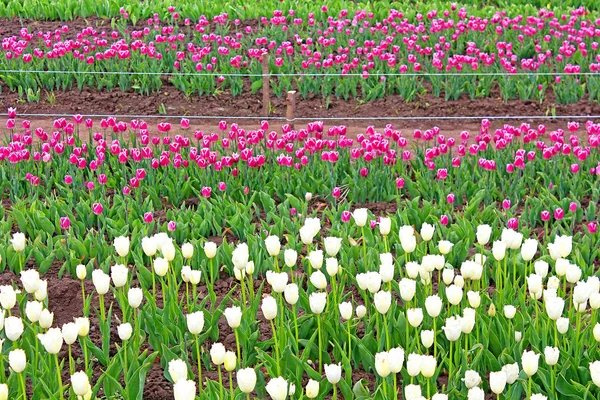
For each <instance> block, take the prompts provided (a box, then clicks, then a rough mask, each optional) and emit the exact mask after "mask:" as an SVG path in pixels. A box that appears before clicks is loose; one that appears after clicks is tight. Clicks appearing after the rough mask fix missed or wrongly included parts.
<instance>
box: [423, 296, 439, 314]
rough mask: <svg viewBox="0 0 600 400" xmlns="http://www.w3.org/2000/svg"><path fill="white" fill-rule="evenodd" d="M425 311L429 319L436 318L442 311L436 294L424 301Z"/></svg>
mask: <svg viewBox="0 0 600 400" xmlns="http://www.w3.org/2000/svg"><path fill="white" fill-rule="evenodd" d="M425 310H427V314H429V316H430V317H433V318H435V317H437V316H438V315H440V312H441V311H442V299H440V297H439V296H438V295H437V294H434V295H433V296H429V297H427V298H426V299H425Z"/></svg>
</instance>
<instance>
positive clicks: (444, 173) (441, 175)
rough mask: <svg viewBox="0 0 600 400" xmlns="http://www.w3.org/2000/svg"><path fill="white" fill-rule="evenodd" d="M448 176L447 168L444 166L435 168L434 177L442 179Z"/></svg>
mask: <svg viewBox="0 0 600 400" xmlns="http://www.w3.org/2000/svg"><path fill="white" fill-rule="evenodd" d="M447 177H448V170H447V169H446V168H440V169H438V170H437V174H436V177H435V179H437V180H444V179H446V178H447Z"/></svg>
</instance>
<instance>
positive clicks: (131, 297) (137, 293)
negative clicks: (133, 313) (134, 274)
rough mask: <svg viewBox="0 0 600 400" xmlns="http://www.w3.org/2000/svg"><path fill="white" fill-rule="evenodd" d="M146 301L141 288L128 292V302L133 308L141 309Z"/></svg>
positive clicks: (131, 289)
mask: <svg viewBox="0 0 600 400" xmlns="http://www.w3.org/2000/svg"><path fill="white" fill-rule="evenodd" d="M143 299H144V292H143V291H142V289H141V288H130V289H129V291H128V292H127V302H128V303H129V306H130V307H131V308H139V307H140V305H141V304H142V300H143Z"/></svg>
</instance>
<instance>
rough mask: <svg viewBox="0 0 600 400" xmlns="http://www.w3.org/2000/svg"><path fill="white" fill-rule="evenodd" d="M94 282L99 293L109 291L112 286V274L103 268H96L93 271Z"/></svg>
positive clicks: (102, 293)
mask: <svg viewBox="0 0 600 400" xmlns="http://www.w3.org/2000/svg"><path fill="white" fill-rule="evenodd" d="M92 282H93V283H94V287H95V288H96V292H98V294H99V295H104V294H106V293H108V289H109V286H110V276H108V275H107V274H105V273H104V271H102V270H101V269H96V270H94V272H92Z"/></svg>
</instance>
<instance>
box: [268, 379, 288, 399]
mask: <svg viewBox="0 0 600 400" xmlns="http://www.w3.org/2000/svg"><path fill="white" fill-rule="evenodd" d="M266 389H267V393H269V396H271V398H272V399H273V400H284V399H285V398H286V397H287V395H288V383H287V381H286V380H285V379H283V378H282V377H277V378H273V379H271V380H270V381H269V383H267V386H266Z"/></svg>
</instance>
